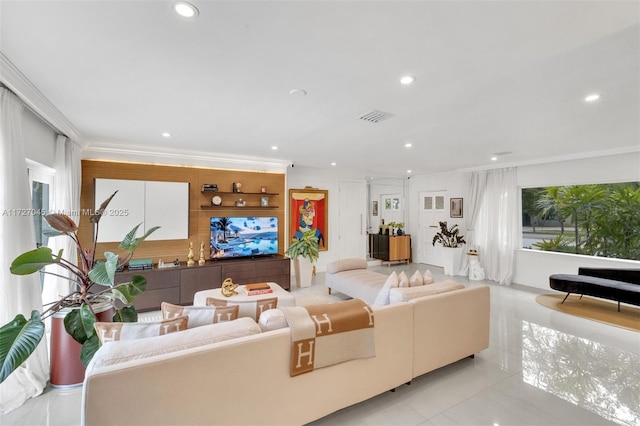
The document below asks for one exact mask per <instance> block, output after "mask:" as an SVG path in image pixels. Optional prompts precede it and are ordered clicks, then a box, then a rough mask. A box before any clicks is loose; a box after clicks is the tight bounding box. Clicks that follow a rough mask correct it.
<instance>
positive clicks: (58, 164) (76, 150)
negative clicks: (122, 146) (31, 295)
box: [42, 136, 88, 305]
mask: <svg viewBox="0 0 640 426" xmlns="http://www.w3.org/2000/svg"><path fill="white" fill-rule="evenodd" d="M80 154H81V148H80V146H79V145H78V144H77V143H75V142H73V141H72V140H71V139H68V138H67V137H65V136H58V138H57V140H56V146H55V164H54V168H55V177H54V181H53V196H52V200H51V205H50V209H51V210H52V211H55V212H60V213H64V214H66V215H67V216H70V217H71V219H73V220H74V222H76V224H78V225H79V224H80V220H81V216H80V187H81V179H82V175H81V174H82V167H81V163H80V161H81V160H80ZM87 220H88V217H87ZM48 247H50V248H51V249H52V250H53V252H54V253H57V252H58V251H59V250H60V249H62V250H63V257H64V258H65V259H67V260H68V261H70V262H72V263H73V264H77V260H78V256H77V253H76V247H75V244H74V243H73V240H72V239H71V238H67V237H55V238H49V243H48ZM51 272H54V273H56V274H59V275H63V276H69V275H70V273H69V272H68V271H67V270H66V269H63V268H59V267H56V266H52V267H51ZM70 290H71V283H70V281H69V280H66V279H63V278H59V277H56V276H54V275H50V274H47V275H45V280H44V288H43V291H42V301H43V303H44V304H45V305H47V304H49V303H51V302H55V301H57V300H59V299H60V296H64V295H66V294H69V293H70Z"/></svg>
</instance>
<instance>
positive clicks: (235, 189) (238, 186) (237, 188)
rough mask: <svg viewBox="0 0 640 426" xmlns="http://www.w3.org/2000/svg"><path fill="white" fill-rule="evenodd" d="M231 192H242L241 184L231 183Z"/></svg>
mask: <svg viewBox="0 0 640 426" xmlns="http://www.w3.org/2000/svg"><path fill="white" fill-rule="evenodd" d="M232 191H233V192H242V182H233V186H232Z"/></svg>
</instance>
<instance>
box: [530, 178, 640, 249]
mask: <svg viewBox="0 0 640 426" xmlns="http://www.w3.org/2000/svg"><path fill="white" fill-rule="evenodd" d="M522 241H523V243H522V246H523V248H528V249H533V250H546V251H556V252H563V253H575V254H584V255H591V256H602V257H612V258H619V259H633V260H640V182H625V183H613V184H590V185H569V186H549V187H543V188H524V189H522Z"/></svg>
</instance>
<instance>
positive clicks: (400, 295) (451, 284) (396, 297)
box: [389, 280, 465, 304]
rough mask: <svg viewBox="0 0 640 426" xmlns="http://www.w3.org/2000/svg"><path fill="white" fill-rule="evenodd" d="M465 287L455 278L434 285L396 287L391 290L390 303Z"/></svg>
mask: <svg viewBox="0 0 640 426" xmlns="http://www.w3.org/2000/svg"><path fill="white" fill-rule="evenodd" d="M463 288H465V287H464V285H463V284H460V283H457V282H455V281H453V280H447V281H441V282H439V283H435V284H432V285H423V286H420V287H413V288H394V289H392V290H391V291H390V292H389V303H390V304H394V303H398V302H406V301H409V300H412V299H416V298H419V297H423V296H433V295H435V294H440V293H446V292H448V291H453V290H460V289H463Z"/></svg>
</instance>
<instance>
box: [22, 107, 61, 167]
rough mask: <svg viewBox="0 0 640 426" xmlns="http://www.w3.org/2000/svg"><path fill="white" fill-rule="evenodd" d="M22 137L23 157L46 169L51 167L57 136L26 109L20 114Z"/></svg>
mask: <svg viewBox="0 0 640 426" xmlns="http://www.w3.org/2000/svg"><path fill="white" fill-rule="evenodd" d="M22 136H23V138H24V151H25V156H26V157H27V158H28V159H30V160H33V161H35V162H37V163H40V164H42V165H45V166H47V167H53V163H54V160H55V141H56V137H57V136H58V135H57V134H56V132H54V131H53V129H51V127H49V126H47V125H46V124H44V123H43V122H42V121H41V120H40V119H39V118H38V117H36V116H35V115H34V114H33V113H32V112H31V111H29V110H28V109H26V108H25V109H24V111H23V112H22Z"/></svg>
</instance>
